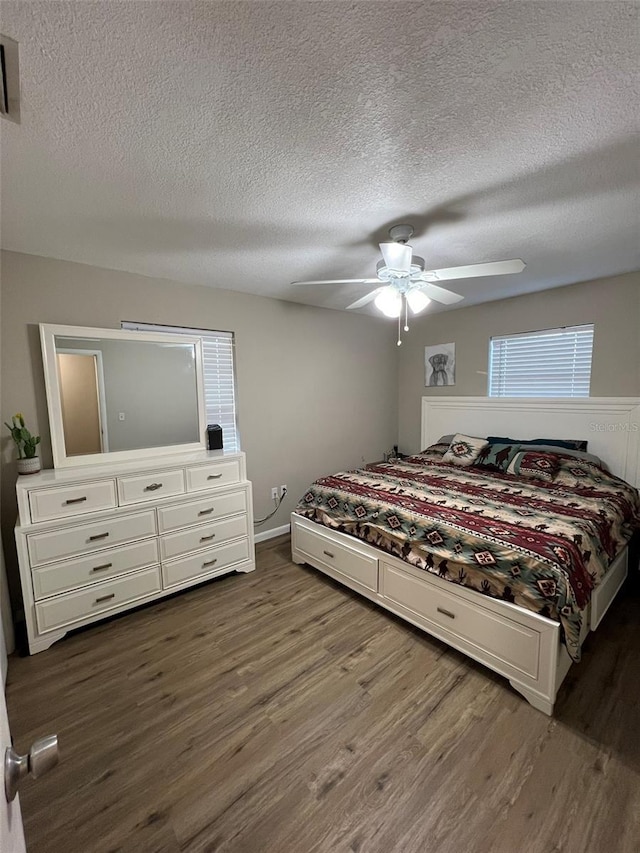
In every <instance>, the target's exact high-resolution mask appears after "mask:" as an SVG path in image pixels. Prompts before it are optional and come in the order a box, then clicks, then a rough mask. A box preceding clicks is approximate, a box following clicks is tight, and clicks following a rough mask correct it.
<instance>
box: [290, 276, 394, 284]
mask: <svg viewBox="0 0 640 853" xmlns="http://www.w3.org/2000/svg"><path fill="white" fill-rule="evenodd" d="M379 282H380V279H379V278H336V279H333V280H328V279H327V280H325V281H292V282H291V284H294V285H298V284H379Z"/></svg>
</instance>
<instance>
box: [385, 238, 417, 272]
mask: <svg viewBox="0 0 640 853" xmlns="http://www.w3.org/2000/svg"><path fill="white" fill-rule="evenodd" d="M379 245H380V251H381V252H382V257H383V258H384V263H385V266H386V267H387V269H389V270H393V271H394V272H400V273H405V274H408V273H409V270H410V269H411V254H412V249H411V246H406V245H405V244H404V243H380V244H379Z"/></svg>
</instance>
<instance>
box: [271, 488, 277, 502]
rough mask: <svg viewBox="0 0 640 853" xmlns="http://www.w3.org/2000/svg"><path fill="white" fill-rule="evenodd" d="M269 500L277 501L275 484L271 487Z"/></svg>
mask: <svg viewBox="0 0 640 853" xmlns="http://www.w3.org/2000/svg"><path fill="white" fill-rule="evenodd" d="M271 500H272V501H277V500H278V487H277V486H274V487H273V488H272V489H271Z"/></svg>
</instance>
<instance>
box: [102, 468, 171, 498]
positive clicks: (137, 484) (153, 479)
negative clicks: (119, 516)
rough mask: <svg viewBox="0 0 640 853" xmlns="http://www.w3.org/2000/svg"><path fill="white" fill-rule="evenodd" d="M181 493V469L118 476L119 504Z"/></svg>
mask: <svg viewBox="0 0 640 853" xmlns="http://www.w3.org/2000/svg"><path fill="white" fill-rule="evenodd" d="M182 494H184V475H183V473H182V471H181V470H177V471H156V472H155V473H151V474H136V475H135V476H132V477H118V500H119V502H120V505H121V506H125V505H127V504H135V503H141V502H142V501H153V500H157V499H158V498H170V497H171V496H172V495H182Z"/></svg>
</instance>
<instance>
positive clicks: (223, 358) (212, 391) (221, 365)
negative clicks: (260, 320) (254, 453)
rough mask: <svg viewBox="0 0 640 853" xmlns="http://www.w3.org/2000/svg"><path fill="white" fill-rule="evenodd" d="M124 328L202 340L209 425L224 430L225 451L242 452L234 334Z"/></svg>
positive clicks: (148, 325)
mask: <svg viewBox="0 0 640 853" xmlns="http://www.w3.org/2000/svg"><path fill="white" fill-rule="evenodd" d="M122 328H123V329H132V330H133V331H140V332H160V333H162V334H167V333H168V334H182V335H192V336H194V337H199V338H202V352H203V361H204V396H205V408H206V412H207V424H219V425H220V426H221V427H222V442H223V445H224V448H225V450H239V449H240V441H239V437H238V424H237V419H236V383H235V369H234V339H233V332H213V331H209V330H207V329H187V328H183V327H182V326H156V325H153V324H151V323H131V322H123V323H122Z"/></svg>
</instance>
